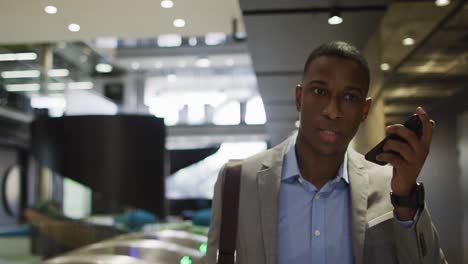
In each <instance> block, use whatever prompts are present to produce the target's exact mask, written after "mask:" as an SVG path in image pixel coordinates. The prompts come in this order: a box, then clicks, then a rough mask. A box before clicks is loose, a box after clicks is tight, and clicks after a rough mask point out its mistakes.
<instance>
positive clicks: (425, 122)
mask: <svg viewBox="0 0 468 264" xmlns="http://www.w3.org/2000/svg"><path fill="white" fill-rule="evenodd" d="M416 113H417V114H418V117H419V119H420V120H421V123H422V131H423V133H422V137H421V141H422V142H423V143H424V144H425V145H426V146H429V144H430V142H431V138H432V127H433V126H432V124H431V120H430V119H429V116H428V115H427V113H426V111H424V109H423V108H422V107H421V106H419V107H418V108H416ZM433 122H434V121H433ZM434 125H435V122H434Z"/></svg>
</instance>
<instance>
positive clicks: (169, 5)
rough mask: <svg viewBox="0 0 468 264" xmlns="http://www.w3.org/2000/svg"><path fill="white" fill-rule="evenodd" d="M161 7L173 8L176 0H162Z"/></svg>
mask: <svg viewBox="0 0 468 264" xmlns="http://www.w3.org/2000/svg"><path fill="white" fill-rule="evenodd" d="M161 7H162V8H172V7H174V2H173V1H171V0H162V1H161Z"/></svg>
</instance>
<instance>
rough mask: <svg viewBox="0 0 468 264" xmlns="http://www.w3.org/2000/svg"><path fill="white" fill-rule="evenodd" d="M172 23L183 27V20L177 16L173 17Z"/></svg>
mask: <svg viewBox="0 0 468 264" xmlns="http://www.w3.org/2000/svg"><path fill="white" fill-rule="evenodd" d="M172 24H173V25H174V27H177V28H183V27H185V20H183V19H181V18H178V19H175V20H174V22H173V23H172Z"/></svg>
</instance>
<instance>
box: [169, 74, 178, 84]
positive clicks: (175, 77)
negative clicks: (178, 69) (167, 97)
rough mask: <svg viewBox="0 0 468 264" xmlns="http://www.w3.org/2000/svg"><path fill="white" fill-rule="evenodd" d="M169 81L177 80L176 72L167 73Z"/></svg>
mask: <svg viewBox="0 0 468 264" xmlns="http://www.w3.org/2000/svg"><path fill="white" fill-rule="evenodd" d="M167 81H168V82H171V83H174V82H176V81H177V75H175V74H169V75H167Z"/></svg>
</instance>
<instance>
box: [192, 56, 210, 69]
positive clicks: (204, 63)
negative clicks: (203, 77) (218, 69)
mask: <svg viewBox="0 0 468 264" xmlns="http://www.w3.org/2000/svg"><path fill="white" fill-rule="evenodd" d="M195 64H196V65H197V67H200V68H208V67H210V65H211V62H210V60H209V59H207V58H200V59H198V60H197V62H196V63H195Z"/></svg>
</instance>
